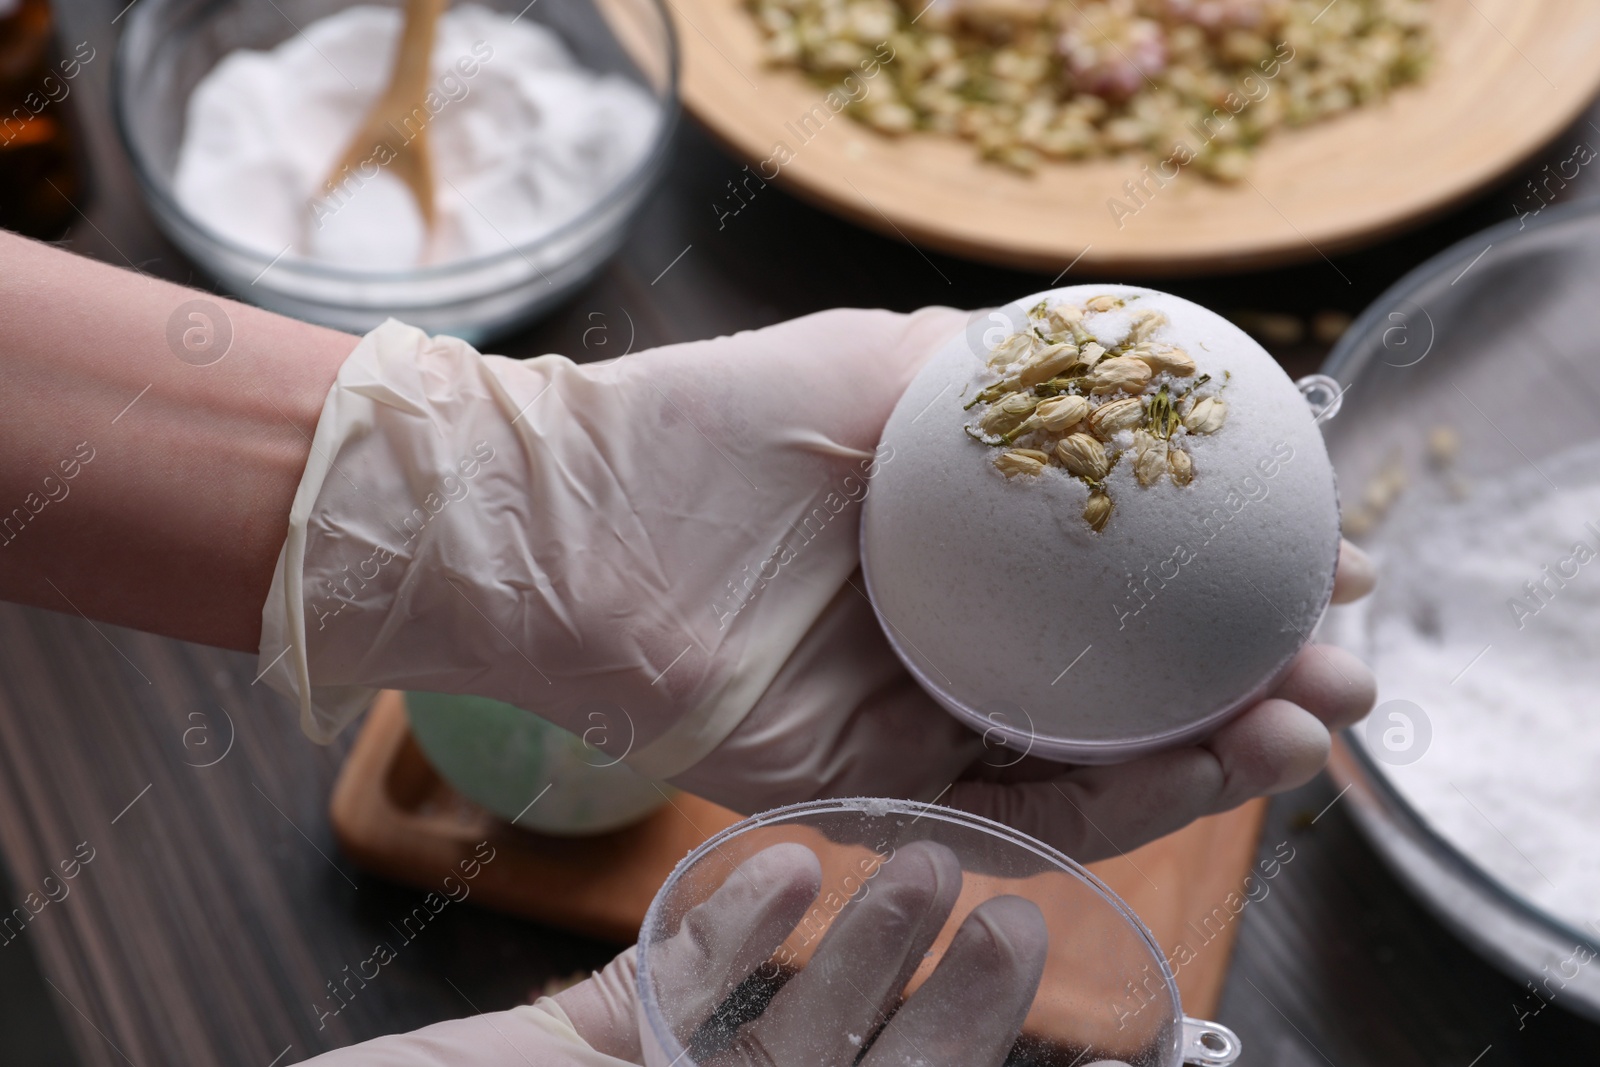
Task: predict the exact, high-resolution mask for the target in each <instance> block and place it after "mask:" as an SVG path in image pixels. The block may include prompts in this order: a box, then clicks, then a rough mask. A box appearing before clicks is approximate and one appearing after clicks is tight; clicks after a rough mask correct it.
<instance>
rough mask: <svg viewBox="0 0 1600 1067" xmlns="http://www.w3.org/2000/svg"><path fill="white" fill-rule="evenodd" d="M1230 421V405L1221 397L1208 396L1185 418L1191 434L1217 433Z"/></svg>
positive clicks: (1184, 423) (1185, 424)
mask: <svg viewBox="0 0 1600 1067" xmlns="http://www.w3.org/2000/svg"><path fill="white" fill-rule="evenodd" d="M1227 419H1228V404H1227V401H1225V400H1223V399H1222V398H1221V397H1220V396H1208V397H1206V398H1204V399H1203V400H1199V401H1197V402H1196V403H1195V405H1194V407H1192V408H1190V409H1189V414H1187V415H1185V416H1184V417H1183V425H1184V427H1185V428H1186V429H1187V430H1188V431H1189V432H1190V433H1216V432H1217V431H1218V430H1220V429H1222V424H1223V423H1224V422H1226V421H1227Z"/></svg>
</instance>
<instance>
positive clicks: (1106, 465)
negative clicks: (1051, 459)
mask: <svg viewBox="0 0 1600 1067" xmlns="http://www.w3.org/2000/svg"><path fill="white" fill-rule="evenodd" d="M1056 458H1057V459H1059V460H1060V461H1061V465H1062V466H1063V467H1065V468H1067V471H1068V472H1069V473H1071V474H1073V475H1076V476H1077V477H1079V478H1086V479H1088V480H1089V481H1091V482H1098V481H1100V480H1102V479H1103V478H1105V476H1106V475H1107V474H1109V473H1111V461H1110V460H1109V459H1107V458H1106V450H1105V448H1104V446H1102V445H1101V444H1100V442H1099V441H1096V440H1095V439H1094V438H1093V437H1090V436H1089V435H1088V434H1086V433H1075V434H1073V435H1072V436H1070V437H1067V438H1063V439H1062V440H1061V441H1059V442H1057V444H1056Z"/></svg>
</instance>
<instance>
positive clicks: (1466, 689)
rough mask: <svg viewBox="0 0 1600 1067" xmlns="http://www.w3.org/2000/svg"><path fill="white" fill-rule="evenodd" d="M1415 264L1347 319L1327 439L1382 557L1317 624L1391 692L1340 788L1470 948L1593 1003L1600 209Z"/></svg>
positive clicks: (1546, 993)
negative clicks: (1340, 394) (1361, 597)
mask: <svg viewBox="0 0 1600 1067" xmlns="http://www.w3.org/2000/svg"><path fill="white" fill-rule="evenodd" d="M1535 215H1536V217H1529V218H1526V219H1514V220H1512V221H1510V222H1507V223H1505V224H1504V225H1503V226H1500V227H1498V228H1496V229H1493V230H1489V231H1487V232H1485V233H1482V234H1478V235H1476V236H1474V237H1471V238H1468V239H1467V240H1465V241H1463V242H1461V243H1460V244H1459V245H1457V246H1455V247H1454V248H1452V249H1450V250H1448V251H1446V252H1444V253H1442V254H1440V255H1439V256H1437V257H1435V258H1434V259H1432V260H1430V261H1429V262H1428V263H1425V264H1424V265H1422V266H1421V267H1418V268H1417V269H1416V270H1415V271H1414V272H1412V274H1410V275H1409V276H1407V277H1406V278H1405V279H1403V280H1402V281H1400V282H1399V283H1398V284H1397V285H1395V286H1394V287H1393V288H1392V289H1391V290H1390V291H1389V292H1388V293H1386V294H1385V295H1384V296H1383V297H1382V298H1381V299H1379V300H1378V301H1377V302H1376V303H1375V304H1373V305H1372V307H1371V308H1369V309H1368V310H1367V312H1366V313H1365V314H1364V315H1363V316H1362V318H1361V319H1360V320H1359V321H1357V322H1356V324H1355V325H1354V326H1352V327H1351V329H1350V330H1349V331H1348V332H1347V333H1346V334H1345V337H1344V339H1343V340H1342V341H1341V342H1340V343H1339V346H1338V347H1337V348H1336V349H1335V351H1334V352H1333V354H1332V355H1331V356H1330V357H1329V360H1328V365H1327V371H1328V373H1329V374H1330V375H1332V376H1333V377H1335V378H1337V379H1338V380H1339V382H1340V383H1341V384H1342V385H1344V386H1345V391H1344V402H1343V407H1342V411H1341V413H1340V415H1339V419H1338V421H1337V423H1335V424H1334V426H1333V427H1332V428H1331V429H1330V431H1329V433H1328V451H1329V454H1330V455H1331V457H1332V459H1333V462H1334V466H1335V468H1336V469H1337V470H1338V472H1339V477H1340V482H1341V484H1342V485H1343V486H1344V487H1345V488H1346V497H1345V530H1346V533H1347V534H1348V535H1349V536H1351V537H1352V538H1353V539H1355V540H1356V541H1357V542H1358V543H1359V544H1361V545H1362V547H1363V548H1365V549H1367V550H1368V551H1369V552H1370V553H1371V554H1372V556H1373V558H1374V560H1375V561H1376V564H1377V567H1378V572H1379V582H1378V588H1377V590H1376V592H1375V593H1374V594H1373V596H1372V597H1370V598H1368V599H1367V601H1365V602H1363V603H1360V604H1357V605H1351V606H1347V607H1341V608H1336V609H1334V611H1333V612H1332V613H1330V615H1329V617H1328V619H1327V622H1326V626H1325V636H1326V637H1327V638H1329V639H1331V640H1332V641H1334V642H1335V643H1338V644H1342V645H1344V646H1346V647H1348V648H1349V649H1351V650H1352V651H1353V652H1355V653H1356V654H1357V655H1359V656H1361V657H1362V658H1363V659H1366V660H1367V661H1368V662H1370V663H1371V664H1372V667H1373V670H1374V673H1375V674H1376V675H1377V678H1378V704H1377V707H1376V708H1375V709H1374V710H1373V712H1372V714H1371V716H1370V717H1369V718H1368V719H1367V721H1366V722H1365V723H1364V724H1362V725H1361V726H1358V727H1356V728H1354V729H1352V730H1351V731H1350V732H1349V734H1348V735H1347V736H1346V737H1345V738H1343V739H1342V740H1341V744H1340V745H1339V746H1338V747H1336V749H1335V753H1334V760H1333V768H1332V769H1333V773H1334V777H1335V779H1336V780H1337V781H1338V783H1339V785H1340V786H1341V788H1346V789H1348V797H1347V798H1346V800H1345V804H1346V805H1348V806H1349V810H1350V811H1351V812H1352V813H1353V815H1354V817H1355V820H1356V822H1357V824H1358V825H1359V826H1360V827H1361V828H1362V829H1363V830H1364V831H1365V832H1366V834H1367V836H1368V838H1369V839H1370V840H1371V841H1372V842H1373V844H1374V846H1375V847H1376V848H1377V850H1378V851H1379V852H1380V853H1381V854H1382V855H1383V856H1384V858H1385V859H1386V860H1388V861H1389V863H1390V865H1391V866H1392V867H1393V868H1394V869H1395V871H1396V872H1397V873H1398V874H1399V875H1400V877H1401V879H1402V880H1403V881H1404V882H1406V883H1407V884H1408V885H1409V886H1410V887H1411V888H1412V890H1413V891H1415V892H1416V893H1417V895H1418V896H1419V897H1420V898H1421V899H1422V900H1423V901H1424V902H1425V903H1426V904H1428V905H1429V906H1430V907H1431V908H1433V909H1434V910H1435V911H1436V912H1437V913H1438V914H1439V916H1440V917H1441V918H1442V919H1443V920H1444V921H1445V923H1446V924H1447V925H1448V926H1449V927H1450V928H1451V929H1453V930H1455V931H1456V932H1457V933H1458V934H1459V935H1460V936H1461V937H1462V938H1463V940H1465V941H1466V942H1467V943H1469V944H1470V945H1472V946H1474V947H1475V948H1476V949H1477V950H1479V951H1480V952H1481V953H1482V954H1483V955H1485V956H1487V957H1488V958H1489V959H1490V960H1492V961H1494V962H1495V963H1496V964H1498V965H1499V966H1500V967H1502V968H1503V969H1504V970H1506V971H1507V972H1508V973H1510V974H1511V975H1513V976H1514V977H1515V978H1516V979H1517V980H1518V981H1519V982H1522V981H1526V982H1527V983H1528V984H1527V989H1528V990H1530V991H1531V992H1527V993H1525V994H1524V996H1523V1002H1522V1003H1520V1004H1518V1005H1513V1010H1514V1011H1523V1010H1526V1011H1528V1012H1530V1013H1531V1012H1534V1011H1535V1010H1536V1009H1538V1008H1539V1007H1540V1005H1541V1003H1542V1002H1546V1001H1548V1002H1553V1003H1557V1004H1559V1005H1561V1006H1562V1007H1563V1008H1567V1009H1569V1010H1572V1011H1577V1012H1580V1013H1582V1014H1584V1015H1587V1016H1590V1017H1591V1018H1596V1019H1600V970H1597V968H1596V967H1595V966H1594V964H1593V962H1592V960H1593V957H1594V956H1595V954H1596V953H1597V952H1600V928H1597V926H1596V923H1597V922H1600V914H1597V913H1596V911H1595V907H1594V901H1595V900H1596V898H1597V896H1600V785H1597V784H1596V780H1595V774H1594V769H1595V766H1596V764H1597V763H1600V731H1596V729H1595V728H1594V724H1593V717H1594V714H1593V704H1594V696H1593V694H1594V692H1595V688H1596V686H1597V685H1600V662H1597V660H1596V658H1595V656H1594V634H1595V632H1596V630H1597V628H1600V465H1597V464H1596V458H1597V457H1600V421H1597V420H1596V417H1595V412H1596V406H1597V404H1600V358H1597V357H1600V352H1597V351H1596V348H1597V343H1596V338H1600V310H1597V308H1596V305H1595V301H1594V289H1595V284H1596V279H1597V278H1600V211H1597V210H1596V209H1595V207H1594V206H1592V205H1588V206H1581V207H1574V208H1568V209H1564V210H1559V209H1555V208H1548V209H1546V210H1544V211H1542V212H1538V213H1535Z"/></svg>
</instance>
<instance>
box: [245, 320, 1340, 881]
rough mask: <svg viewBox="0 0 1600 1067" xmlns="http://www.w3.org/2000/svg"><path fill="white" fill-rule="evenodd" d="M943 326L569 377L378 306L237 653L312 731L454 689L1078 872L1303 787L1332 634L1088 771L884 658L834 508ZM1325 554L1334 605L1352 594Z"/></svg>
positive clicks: (1321, 741)
mask: <svg viewBox="0 0 1600 1067" xmlns="http://www.w3.org/2000/svg"><path fill="white" fill-rule="evenodd" d="M965 323H966V316H965V315H964V314H963V313H962V312H958V311H951V310H948V309H939V308H930V309H925V310H923V311H920V312H917V313H916V314H914V315H909V316H903V315H895V314H890V313H888V312H882V311H845V310H840V311H829V312H824V313H821V314H817V315H811V316H808V317H806V318H803V319H797V320H794V321H792V322H786V323H782V324H780V325H777V326H773V327H771V328H768V329H764V330H758V331H754V332H749V333H742V334H738V335H735V336H733V337H724V338H718V339H716V340H713V341H703V342H695V343H691V344H682V345H673V346H669V347H666V348H659V349H654V350H651V351H648V352H641V353H637V354H634V355H629V356H626V357H624V358H622V359H619V360H614V361H611V362H608V363H603V364H590V365H582V366H580V365H576V364H573V363H572V362H571V361H569V360H567V359H565V358H562V357H560V356H542V357H540V358H538V359H535V360H531V361H528V362H518V361H514V360H508V359H504V358H501V357H496V356H480V355H479V354H478V353H477V352H475V351H473V350H472V349H471V348H470V347H469V346H467V345H466V344H464V343H462V342H460V341H457V340H453V339H450V338H444V337H440V338H432V339H430V338H428V337H426V336H425V335H423V334H422V333H421V332H420V331H417V330H415V329H411V328H409V327H406V326H403V325H401V324H399V323H395V322H389V323H386V324H385V325H383V326H381V327H379V328H378V329H377V330H374V331H373V332H372V333H371V334H369V335H368V336H367V337H366V338H364V339H363V340H362V341H361V343H360V344H359V345H358V346H357V347H356V349H355V350H354V351H353V352H352V353H351V355H350V357H349V358H348V360H347V361H346V363H345V365H344V366H343V367H342V368H341V370H340V373H339V377H338V380H337V382H336V383H335V385H334V387H333V389H332V391H331V392H330V393H329V395H328V398H327V401H326V404H325V405H324V408H323V412H322V416H321V421H320V422H319V423H318V426H317V432H316V436H315V440H314V444H313V450H312V457H311V459H310V461H309V462H308V464H307V468H306V471H305V474H304V476H303V477H302V479H301V483H300V486H299V490H298V494H297V496H296V499H295V504H294V509H293V513H292V516H291V524H290V530H289V535H288V539H287V541H286V542H285V545H284V549H283V553H282V555H281V556H280V558H279V561H278V567H277V573H276V574H275V576H274V578H273V584H272V590H271V593H270V595H269V597H268V600H267V603H266V605H265V607H264V609H263V616H262V621H263V625H262V644H261V659H260V665H261V667H262V668H264V669H265V668H270V669H268V670H267V677H268V678H269V679H271V681H272V683H273V684H274V685H275V686H276V687H278V688H280V689H281V690H283V691H284V692H287V693H289V694H291V695H292V696H294V697H295V698H296V699H298V701H299V703H300V708H301V715H302V722H303V725H304V727H305V729H306V732H307V733H309V734H310V735H311V736H312V737H314V738H318V739H324V740H325V739H327V738H329V737H331V736H332V735H333V733H334V732H335V731H336V730H338V729H339V728H340V727H341V726H343V725H344V724H345V723H347V722H348V721H349V720H350V719H351V718H353V717H354V716H355V715H356V714H357V713H358V712H359V711H360V710H361V708H363V707H364V706H365V704H366V702H367V701H368V699H369V698H370V696H371V695H372V692H373V690H374V689H375V688H378V687H391V688H397V689H418V690H433V691H440V692H452V693H472V694H478V695H482V696H488V697H493V698H496V699H499V700H502V701H505V702H507V703H511V704H516V705H518V706H520V707H523V708H527V709H529V710H531V711H534V712H536V713H538V714H539V715H542V716H544V717H545V718H546V719H549V720H551V721H553V722H555V723H557V724H558V725H560V726H563V727H565V728H567V729H569V730H571V731H573V732H574V733H577V734H581V735H583V736H585V737H586V738H588V739H589V740H591V741H592V742H594V743H595V744H596V745H597V746H598V747H600V748H601V749H603V750H604V751H606V752H607V753H610V754H611V756H612V757H613V758H615V757H622V756H624V755H626V757H627V760H628V762H629V763H630V764H631V765H632V766H633V768H634V769H635V770H637V771H639V772H640V773H642V774H644V775H646V776H648V777H652V778H657V779H670V780H672V781H673V782H674V783H675V784H678V785H681V786H682V787H684V788H686V789H688V790H691V791H693V792H695V793H699V794H701V795H702V796H705V797H707V798H709V799H712V800H714V801H717V802H719V803H721V804H724V805H727V806H728V807H731V808H734V809H736V810H739V811H742V812H752V811H757V810H762V809H766V808H770V807H773V806H776V805H779V804H784V803H789V802H794V801H800V800H806V799H811V798H816V797H824V796H854V795H877V796H894V797H904V798H912V799H921V800H932V799H935V798H942V800H943V802H944V803H945V804H948V805H950V806H952V807H956V808H961V809H965V810H967V811H971V812H974V813H977V814H980V815H986V816H989V817H991V818H995V819H998V820H1001V821H1003V822H1007V823H1010V824H1011V825H1013V826H1015V827H1017V828H1018V829H1020V830H1022V831H1024V832H1026V833H1028V834H1031V835H1032V836H1034V837H1037V838H1039V839H1041V840H1043V841H1046V842H1048V843H1050V844H1053V845H1055V846H1056V847H1058V848H1061V849H1062V850H1063V851H1066V852H1068V853H1069V854H1071V855H1073V856H1075V857H1077V858H1079V859H1083V860H1088V859H1093V858H1096V857H1098V856H1102V855H1106V854H1110V853H1112V852H1117V851H1121V850H1123V849H1128V848H1132V847H1134V846H1135V845H1138V844H1140V843H1142V842H1144V841H1147V840H1150V839H1152V838H1154V837H1158V836H1160V835H1161V834H1164V833H1167V832H1169V831H1171V830H1174V829H1176V828H1178V827H1180V826H1183V825H1184V824H1185V823H1187V822H1189V821H1190V820H1191V819H1194V818H1196V817H1197V816H1200V815H1204V814H1208V813H1211V812H1215V811H1220V810H1225V809H1227V808H1230V807H1233V806H1235V805H1237V804H1239V803H1241V802H1242V801H1244V800H1246V799H1248V798H1250V797H1252V796H1255V795H1257V794H1261V793H1269V792H1275V791H1279V790H1282V789H1286V788H1290V787H1292V786H1295V785H1298V784H1300V783H1302V782H1304V781H1305V780H1307V779H1308V778H1310V777H1311V775H1312V774H1313V773H1315V771H1316V770H1317V769H1318V768H1319V767H1321V766H1322V764H1323V762H1324V761H1325V759H1326V756H1327V751H1328V744H1329V735H1328V731H1329V728H1330V727H1334V728H1337V727H1340V726H1343V725H1346V724H1348V723H1350V722H1353V721H1355V720H1356V719H1359V718H1360V716H1361V715H1363V714H1364V713H1365V712H1366V710H1367V708H1368V707H1369V706H1370V704H1371V701H1372V680H1371V676H1370V674H1369V673H1368V672H1367V671H1366V669H1365V668H1364V667H1363V666H1361V665H1360V664H1359V663H1358V662H1357V661H1356V660H1354V659H1353V658H1352V657H1350V656H1349V655H1347V654H1346V653H1344V652H1341V651H1339V650H1336V649H1333V648H1312V649H1308V650H1307V651H1306V652H1305V653H1304V654H1302V656H1301V658H1300V660H1299V662H1298V664H1297V666H1296V667H1295V668H1294V670H1293V672H1292V673H1291V675H1290V676H1289V677H1288V679H1287V680H1286V681H1285V682H1284V684H1283V686H1282V687H1281V689H1280V690H1279V692H1278V693H1277V694H1276V696H1275V697H1274V698H1272V699H1268V700H1265V701H1263V702H1262V703H1261V704H1259V705H1257V706H1256V707H1254V708H1252V709H1249V710H1248V711H1246V712H1245V713H1244V714H1242V715H1240V716H1239V717H1238V718H1236V719H1235V720H1233V721H1232V722H1231V723H1229V724H1228V725H1227V726H1225V727H1224V728H1222V729H1221V730H1220V731H1218V732H1217V734H1215V735H1214V736H1213V737H1211V738H1210V739H1208V740H1207V741H1206V742H1204V743H1203V744H1200V745H1196V746H1193V747H1190V748H1185V749H1181V750H1178V751H1172V752H1166V753H1162V754H1159V755H1154V756H1150V757H1148V758H1145V759H1141V760H1138V761H1135V762H1131V763H1126V764H1121V765H1118V766H1112V767H1088V768H1066V767H1062V766H1058V765H1053V764H1040V762H1039V761H1037V760H1032V759H1029V760H1023V761H1022V762H1021V763H1017V764H1016V765H1014V766H1012V765H1010V764H1012V763H1013V761H1015V760H1016V754H1015V753H1011V752H1009V751H1006V750H1002V749H998V748H992V749H991V748H986V746H985V743H984V740H983V739H982V738H980V737H979V736H978V735H977V734H976V733H974V732H972V731H970V730H968V729H967V728H966V727H964V726H962V725H961V724H960V723H958V722H957V721H956V720H955V719H954V718H952V717H951V716H949V715H947V714H946V713H945V712H943V711H942V710H940V709H939V708H938V707H937V705H935V704H934V702H933V701H932V700H931V699H930V698H929V697H928V696H927V695H926V694H924V693H923V692H922V691H921V690H920V689H919V688H918V687H917V685H916V684H915V683H914V682H913V681H912V679H911V678H910V676H909V675H907V674H906V672H905V671H904V670H903V669H902V667H901V666H900V663H899V661H898V660H897V659H896V658H895V657H894V655H893V653H892V652H891V651H890V649H889V647H888V644H887V643H886V641H885V639H884V637H883V635H882V633H881V631H880V630H879V627H878V623H877V621H876V619H875V618H874V616H873V613H872V609H871V606H870V604H869V603H868V602H867V599H866V597H865V595H864V593H863V592H862V590H863V586H862V584H861V580H860V576H859V574H858V573H857V570H856V568H857V564H858V553H857V524H858V516H859V511H860V507H859V501H860V499H861V498H862V497H863V496H864V495H865V493H866V492H867V478H868V477H869V476H870V474H871V472H872V471H873V470H874V469H875V468H876V465H877V464H880V463H892V462H893V461H894V460H893V457H892V456H891V455H883V456H877V455H875V454H874V449H875V448H876V447H877V443H878V438H879V435H880V432H881V431H882V428H883V424H884V422H885V421H886V420H887V418H888V416H889V413H890V411H891V410H892V409H893V407H894V404H895V402H896V400H897V399H898V398H899V396H900V394H901V393H902V392H903V391H904V389H905V386H906V385H907V383H908V382H909V381H910V379H911V377H912V376H913V375H914V374H915V372H916V371H917V369H918V368H919V367H920V366H921V364H922V363H923V361H924V360H925V359H926V358H927V357H928V356H929V355H930V354H931V353H932V352H933V351H934V350H935V349H936V348H938V347H939V346H940V345H942V344H943V343H944V342H945V341H946V340H948V339H949V338H950V337H951V336H952V335H954V334H956V333H957V332H959V331H961V330H962V329H963V328H964V326H965ZM1352 563H1353V565H1349V564H1352ZM1346 564H1347V565H1346V566H1343V567H1342V568H1341V570H1342V572H1343V575H1342V580H1341V582H1340V586H1339V588H1338V589H1336V593H1335V595H1336V598H1338V597H1340V596H1347V595H1348V594H1349V593H1350V592H1352V591H1354V592H1361V591H1364V588H1362V587H1364V586H1366V585H1370V568H1369V567H1365V566H1363V560H1362V558H1361V557H1359V556H1355V557H1352V559H1351V560H1347V561H1346ZM597 762H599V761H598V760H597ZM530 799H532V798H530Z"/></svg>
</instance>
